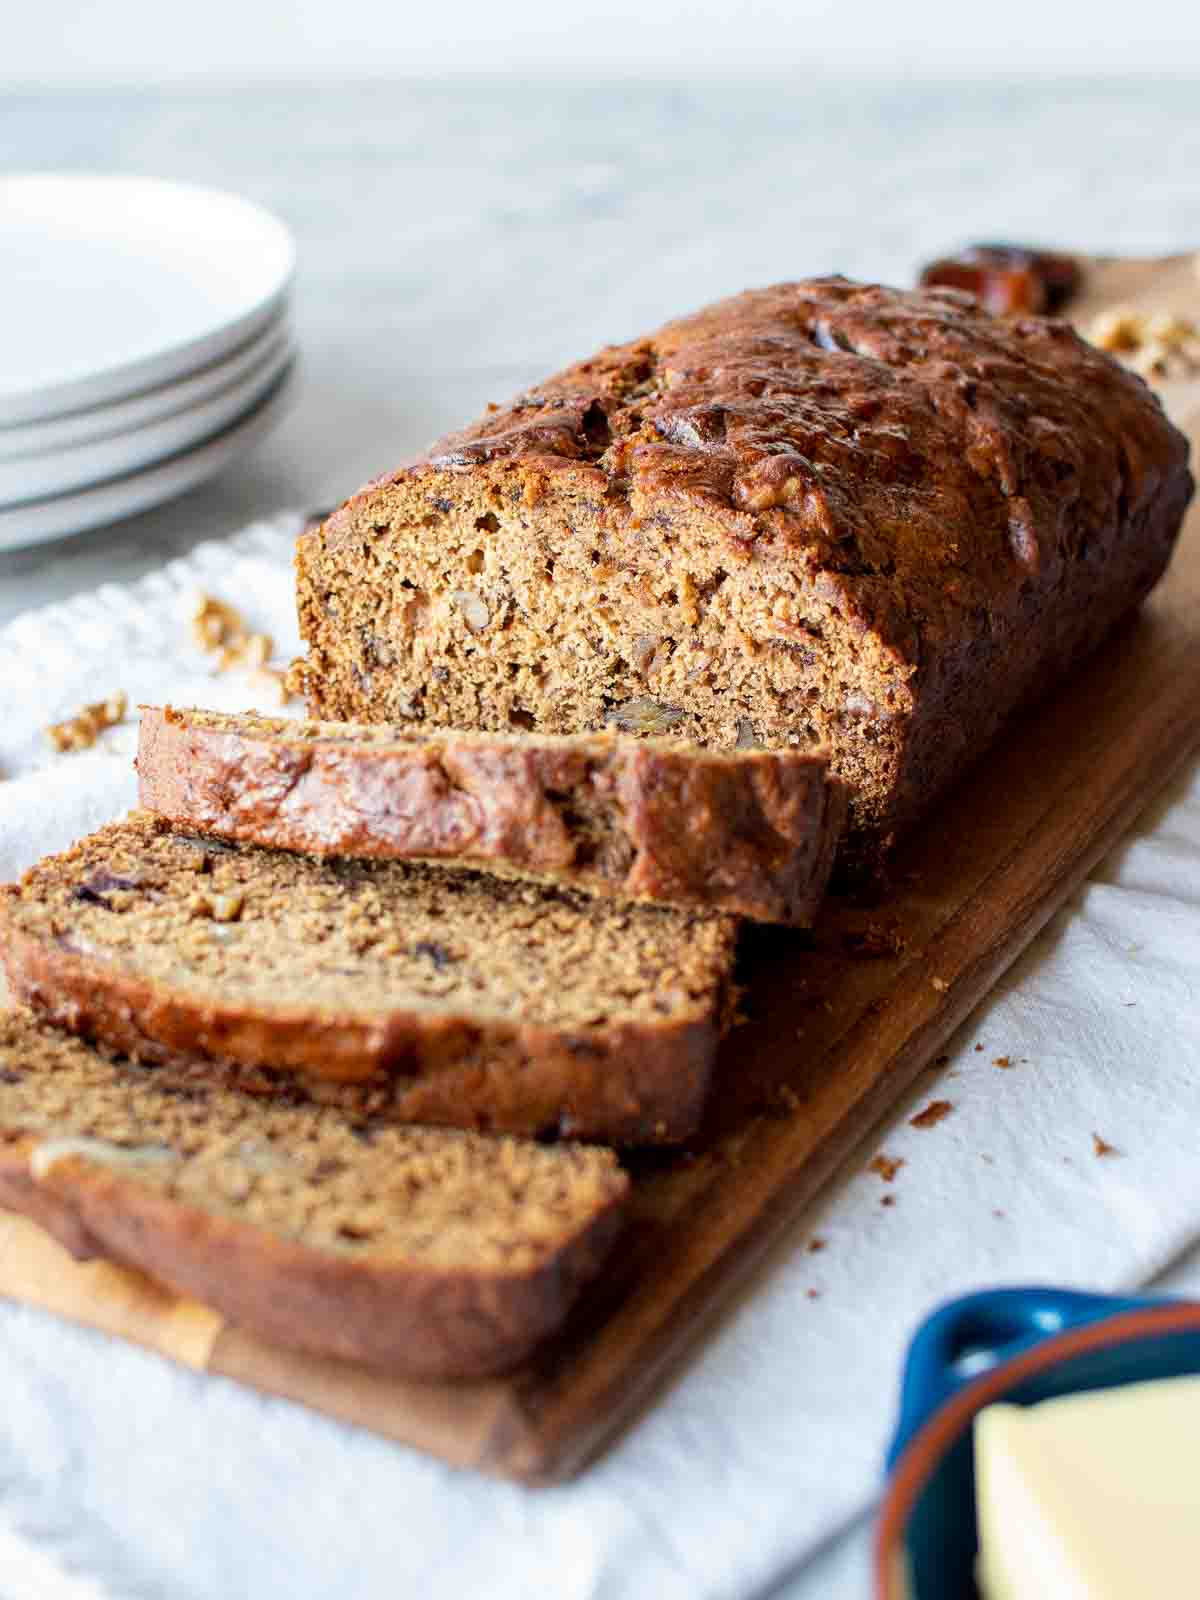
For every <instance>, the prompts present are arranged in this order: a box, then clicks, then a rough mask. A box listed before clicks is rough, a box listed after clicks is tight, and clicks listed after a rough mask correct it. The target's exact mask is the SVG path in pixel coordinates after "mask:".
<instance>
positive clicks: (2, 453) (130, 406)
mask: <svg viewBox="0 0 1200 1600" xmlns="http://www.w3.org/2000/svg"><path fill="white" fill-rule="evenodd" d="M288 337H289V329H288V322H287V317H286V315H279V316H276V318H275V320H274V321H273V322H271V323H269V324H268V326H267V327H265V328H264V329H263V331H262V332H261V333H257V334H255V336H254V337H253V338H252V339H251V340H249V342H248V343H246V344H244V345H242V346H241V347H240V348H239V349H237V350H235V351H234V352H233V354H232V355H231V356H226V357H225V358H224V359H223V360H221V361H212V362H210V363H209V364H208V365H207V366H205V367H201V368H200V369H199V370H198V371H196V372H192V373H189V374H188V376H187V377H186V378H179V379H177V380H176V382H174V383H166V384H160V385H159V386H158V387H157V388H154V389H146V390H144V391H143V392H142V393H140V394H135V395H130V397H129V398H128V399H127V400H117V401H115V402H114V403H113V404H112V405H108V406H91V407H89V409H88V410H86V411H69V412H67V413H66V415H65V416H61V417H47V418H46V420H45V421H43V422H21V423H17V424H15V425H14V426H13V427H11V428H0V461H20V460H22V459H23V458H24V457H26V456H44V455H50V454H51V453H52V452H54V451H58V450H70V449H72V448H74V446H76V445H80V444H90V443H91V442H92V441H93V440H95V439H111V438H112V437H113V435H114V434H118V433H128V432H129V431H130V429H132V428H143V427H146V426H147V425H148V424H150V423H152V422H160V421H161V420H162V419H163V418H164V417H173V416H174V415H175V414H176V412H179V411H184V410H186V409H187V407H188V406H196V405H200V404H201V403H202V402H203V401H205V400H208V399H210V398H211V397H212V396H213V395H215V394H219V393H220V392H221V390H222V389H228V388H229V386H230V385H231V384H233V383H236V382H237V381H238V379H239V378H244V377H245V376H246V375H247V374H248V373H250V372H253V371H254V370H255V369H256V368H257V367H258V366H259V365H260V364H261V363H262V362H264V361H266V360H267V358H268V357H269V356H270V355H271V354H273V353H274V352H275V351H277V350H280V349H282V348H283V347H284V346H285V345H286V344H287V342H288Z"/></svg>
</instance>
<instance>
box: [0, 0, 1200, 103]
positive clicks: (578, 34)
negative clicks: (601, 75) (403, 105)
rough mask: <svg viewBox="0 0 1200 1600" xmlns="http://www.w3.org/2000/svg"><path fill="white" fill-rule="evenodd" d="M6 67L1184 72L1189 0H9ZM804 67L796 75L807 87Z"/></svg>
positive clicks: (10, 74) (89, 73) (23, 71)
mask: <svg viewBox="0 0 1200 1600" xmlns="http://www.w3.org/2000/svg"><path fill="white" fill-rule="evenodd" d="M0 17H2V18H3V23H2V27H0V82H3V81H5V80H7V81H10V82H25V83H30V82H32V83H40V84H43V85H49V84H54V83H81V82H113V81H117V80H120V81H124V82H129V81H132V82H142V81H146V80H151V81H159V80H163V79H167V80H174V79H179V78H192V79H195V78H206V77H211V76H212V75H213V74H219V75H223V76H230V77H239V78H246V77H255V78H258V77H263V76H270V77H296V76H307V75H311V74H314V73H322V74H324V73H331V74H335V75H341V74H353V75H356V76H357V75H362V74H368V75H382V74H388V75H391V74H394V73H397V72H419V73H426V72H428V73H435V74H438V75H455V74H459V73H462V72H464V71H480V70H482V71H485V72H511V71H514V70H520V71H524V72H533V71H537V70H538V69H540V68H545V67H553V68H555V69H558V70H566V71H569V72H572V73H574V74H575V75H587V74H588V73H595V72H605V73H609V72H612V73H615V74H618V75H620V76H623V77H624V76H630V75H634V76H636V75H639V74H643V75H644V74H651V75H653V74H659V73H666V74H670V75H672V76H680V75H682V76H692V75H695V74H703V75H713V74H717V75H721V74H724V73H727V72H730V71H735V70H742V71H745V70H748V69H749V70H763V69H766V70H771V71H785V70H796V69H801V70H803V69H808V70H809V71H812V72H816V73H817V74H819V73H820V71H821V69H822V68H823V67H828V66H830V65H834V66H837V67H839V68H841V69H843V70H844V69H847V68H853V69H855V70H863V69H868V70H872V71H876V72H881V73H885V74H887V75H888V76H890V77H893V78H895V77H897V76H898V75H901V74H911V73H913V72H917V73H927V72H930V71H949V72H955V73H963V72H969V73H981V74H994V73H1004V72H1023V73H1039V72H1061V71H1069V72H1081V73H1087V72H1101V71H1103V72H1119V73H1127V72H1134V71H1159V72H1171V73H1186V72H1187V71H1189V70H1193V69H1195V68H1196V67H1197V65H1198V64H1200V7H1197V6H1196V5H1195V3H1194V0H1138V3H1136V4H1130V3H1129V0H1121V3H1112V0H1103V3H1101V0H1093V3H1090V4H1089V3H1086V0H1004V3H1003V4H980V3H979V0H904V3H903V4H898V3H896V0H856V3H853V4H847V3H846V0H653V3H648V0H455V3H452V4H443V5H434V4H431V3H429V0H420V3H416V4H414V3H412V0H336V3H330V0H206V3H205V4H204V5H197V6H189V5H180V4H170V3H167V4H164V3H163V0H90V3H86V0H85V3H81V0H74V3H65V0H44V3H41V4H21V3H18V0H3V4H2V5H0ZM809 86H810V85H809V83H808V82H807V81H806V79H805V78H804V77H803V76H802V77H800V78H799V79H797V80H795V81H793V82H792V83H791V84H790V86H789V89H790V92H791V93H794V94H804V93H805V92H806V91H807V89H808V88H809Z"/></svg>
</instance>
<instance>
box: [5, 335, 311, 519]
mask: <svg viewBox="0 0 1200 1600" xmlns="http://www.w3.org/2000/svg"><path fill="white" fill-rule="evenodd" d="M292 354H293V352H292V347H291V346H290V344H288V342H287V341H286V339H285V340H284V342H283V343H282V344H279V345H276V346H273V347H272V348H271V349H269V350H268V352H267V354H266V356H265V357H264V358H262V359H260V360H259V362H258V364H257V365H256V366H253V367H252V368H251V369H250V371H249V372H248V373H245V374H243V376H242V377H240V378H235V379H234V381H233V382H232V383H230V384H228V385H227V386H226V387H225V388H223V389H219V390H218V391H217V393H216V394H214V395H210V396H209V398H208V399H207V400H204V401H201V403H200V404H199V405H195V406H188V407H186V408H185V409H184V410H183V411H177V412H176V413H175V415H174V416H169V417H163V418H161V419H160V420H159V421H158V422H152V423H149V424H148V425H147V426H145V427H142V428H132V429H130V430H129V431H127V432H125V433H118V434H115V435H114V436H113V437H112V438H110V439H93V440H92V441H91V443H90V444H81V445H75V446H74V447H73V448H72V449H69V450H56V451H52V452H51V453H50V454H49V455H37V456H26V457H24V458H23V459H22V460H20V461H0V511H7V510H8V509H10V508H11V507H15V506H17V505H24V504H26V503H27V502H29V501H31V500H45V499H48V498H49V497H50V496H51V495H63V494H67V493H68V492H69V491H71V490H73V489H87V488H90V487H91V486H92V485H94V484H103V483H107V482H109V480H110V479H112V478H121V477H126V476H128V474H130V473H132V472H140V471H141V470H142V469H143V468H144V467H148V466H152V465H153V464H154V463H155V462H156V461H165V460H166V458H167V457H168V456H175V455H179V454H180V453H181V452H183V451H185V450H190V449H191V448H192V447H193V446H194V445H196V444H197V443H199V442H200V441H201V440H203V439H211V438H212V436H213V435H214V434H215V433H220V431H221V429H222V428H225V427H227V426H228V425H229V424H230V423H231V422H233V421H235V420H236V419H237V418H238V417H243V416H245V415H246V413H247V412H248V411H251V410H253V408H254V407H255V405H257V403H258V402H259V401H260V400H261V399H262V397H263V395H265V394H266V392H267V390H268V389H270V387H271V385H272V384H273V383H274V382H275V380H276V378H278V376H279V374H280V373H281V372H282V371H283V369H284V367H286V366H287V364H288V362H289V361H290V360H291V358H292Z"/></svg>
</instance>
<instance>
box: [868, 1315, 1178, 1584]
mask: <svg viewBox="0 0 1200 1600" xmlns="http://www.w3.org/2000/svg"><path fill="white" fill-rule="evenodd" d="M1187 1373H1200V1304H1195V1303H1192V1302H1187V1301H1179V1300H1163V1299H1121V1298H1118V1297H1116V1296H1113V1295H1093V1294H1077V1293H1074V1292H1071V1291H1069V1290H1064V1289H997V1290H992V1291H990V1292H987V1293H984V1294H973V1295H968V1296H966V1297H965V1298H964V1299H962V1300H952V1301H951V1302H950V1303H949V1304H948V1305H945V1306H943V1307H942V1308H941V1309H940V1310H939V1311H936V1312H934V1314H933V1315H932V1316H931V1317H929V1318H928V1319H927V1320H926V1321H925V1322H924V1323H922V1325H921V1327H920V1328H919V1330H918V1331H917V1335H916V1337H915V1338H914V1339H913V1342H912V1344H911V1345H910V1346H909V1351H908V1359H907V1361H906V1363H905V1368H904V1381H903V1387H902V1390H901V1397H900V1420H899V1423H898V1424H897V1427H896V1435H895V1438H894V1439H893V1441H892V1446H891V1449H890V1451H889V1452H888V1470H889V1473H890V1477H889V1482H888V1487H887V1492H886V1494H885V1496H884V1501H883V1506H882V1509H881V1511H880V1516H879V1522H878V1527H877V1533H876V1542H875V1592H876V1595H877V1597H878V1600H974V1596H975V1594H976V1590H975V1583H974V1577H973V1570H974V1564H975V1554H976V1539H975V1473H974V1468H973V1462H972V1456H971V1423H972V1421H973V1420H974V1417H975V1413H976V1412H977V1411H979V1410H981V1409H982V1407H984V1406H986V1405H991V1404H992V1402H993V1401H996V1400H1005V1401H1010V1402H1012V1403H1014V1404H1017V1405H1033V1404H1034V1403H1035V1402H1037V1401H1039V1400H1050V1399H1053V1398H1054V1397H1055V1396H1057V1395H1063V1394H1074V1393H1077V1392H1079V1391H1081V1390H1085V1389H1111V1388H1115V1387H1116V1386H1117V1385H1118V1384H1122V1383H1137V1382H1140V1381H1142V1380H1144V1379H1148V1378H1176V1377H1182V1376H1183V1375H1184V1374H1187Z"/></svg>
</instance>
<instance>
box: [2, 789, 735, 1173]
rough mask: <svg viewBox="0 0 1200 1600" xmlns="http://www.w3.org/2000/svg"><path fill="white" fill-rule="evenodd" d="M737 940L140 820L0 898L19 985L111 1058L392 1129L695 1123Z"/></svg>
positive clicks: (624, 1134)
mask: <svg viewBox="0 0 1200 1600" xmlns="http://www.w3.org/2000/svg"><path fill="white" fill-rule="evenodd" d="M736 930H737V923H736V921H735V920H734V919H733V918H731V917H725V916H720V915H716V914H713V913H686V912H682V911H675V910H670V909H668V908H665V907H658V906H623V905H620V904H618V903H616V902H613V901H607V900H595V899H589V898H586V897H584V896H582V895H579V894H575V893H573V892H571V891H567V890H553V889H546V888H541V887H538V886H536V885H533V884H528V883H521V882H516V881H514V880H504V879H493V878H485V877H483V876H481V875H479V874H476V873H468V872H446V871H444V870H442V869H440V868H437V867H426V866H414V865H409V864H407V863H403V862H390V861H382V862H373V861H346V860H329V861H326V862H321V861H318V860H315V859H313V858H312V857H309V856H300V855H292V854H288V853H285V852H281V851H274V850H263V849H257V848H254V847H251V846H245V847H241V848H236V847H233V846H230V845H227V844H223V843H217V842H216V841H213V840H204V839H197V838H194V837H189V836H185V835H179V834H173V833H171V832H170V831H169V830H168V828H167V825H166V824H165V823H164V822H163V821H162V820H161V819H159V818H156V817H153V816H150V815H149V814H147V813H144V812H142V813H134V814H133V815H132V816H131V817H129V818H128V819H127V820H126V821H124V822H119V823H114V824H111V825H110V826H108V827H106V828H102V829H101V830H100V831H99V832H98V833H95V834H92V835H91V836H90V837H89V838H87V839H84V840H83V841H81V842H80V843H79V844H77V845H75V846H74V847H73V848H72V849H70V850H68V851H67V852H65V853H64V854H63V855H59V856H51V857H48V858H47V859H46V860H44V861H42V862H40V863H39V864H38V865H37V866H35V867H33V868H32V869H31V870H30V871H29V872H28V873H27V874H26V875H25V877H24V879H23V880H22V882H21V883H20V884H19V885H16V886H10V887H8V888H6V889H3V890H0V959H2V960H3V963H4V966H5V968H6V970H7V972H8V975H9V978H10V980H11V982H12V985H13V989H14V991H15V993H16V994H17V995H18V996H19V997H20V998H22V999H24V1000H26V1001H27V1002H28V1003H29V1004H30V1005H32V1006H33V1007H35V1008H36V1009H37V1010H39V1011H41V1012H42V1013H44V1014H45V1015H46V1016H48V1017H49V1018H51V1019H52V1020H53V1021H55V1022H57V1023H59V1024H61V1025H63V1026H65V1027H67V1028H69V1029H70V1030H71V1031H72V1032H75V1033H79V1034H82V1035H84V1036H85V1037H88V1038H93V1039H98V1040H101V1041H103V1042H105V1043H107V1044H109V1045H110V1046H112V1047H113V1048H114V1049H118V1050H123V1051H127V1052H129V1053H131V1054H134V1055H137V1056H139V1057H141V1058H143V1059H151V1060H154V1059H159V1060H161V1059H166V1058H169V1057H171V1056H172V1055H176V1054H178V1055H183V1056H195V1055H197V1054H199V1055H202V1056H206V1057H209V1058H212V1059H216V1060H226V1061H231V1062H237V1063H240V1064H242V1065H244V1066H247V1067H255V1068H257V1067H268V1068H286V1069H291V1070H293V1071H296V1072H299V1073H301V1074H304V1075H307V1076H310V1077H315V1078H325V1079H329V1080H334V1081H336V1082H340V1083H342V1084H347V1085H352V1086H354V1088H353V1097H355V1098H356V1100H357V1101H358V1102H359V1103H361V1104H363V1105H366V1104H368V1103H369V1104H370V1106H371V1107H372V1109H373V1110H375V1111H376V1112H378V1113H379V1114H381V1115H388V1116H391V1117H394V1118H396V1119H398V1120H401V1121H412V1122H435V1123H447V1124H453V1125H456V1126H466V1127H473V1128H487V1129H499V1130H503V1131H506V1132H511V1133H540V1132H543V1131H547V1130H551V1129H553V1130H557V1131H559V1132H562V1133H568V1134H572V1135H580V1136H587V1137H594V1138H599V1139H604V1140H611V1141H614V1142H630V1143H633V1142H658V1141H671V1140H678V1139H682V1138H685V1137H687V1135H688V1134H689V1133H691V1132H692V1131H693V1129H694V1128H695V1126H696V1123H697V1121H698V1119H699V1116H700V1112H701V1108H702V1106H703V1102H704V1098H705V1094H706V1091H707V1087H708V1082H709V1077H710V1073H711V1068H712V1062H713V1057H714V1055H715V1052H716V1047H717V1042H718V1038H719V1035H720V1033H721V1029H722V1025H723V1023H724V1021H725V1020H726V1017H727V1014H728V1011H729V1008H730V1004H731V997H732V988H731V976H732V965H733V957H734V945H735V938H736Z"/></svg>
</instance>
